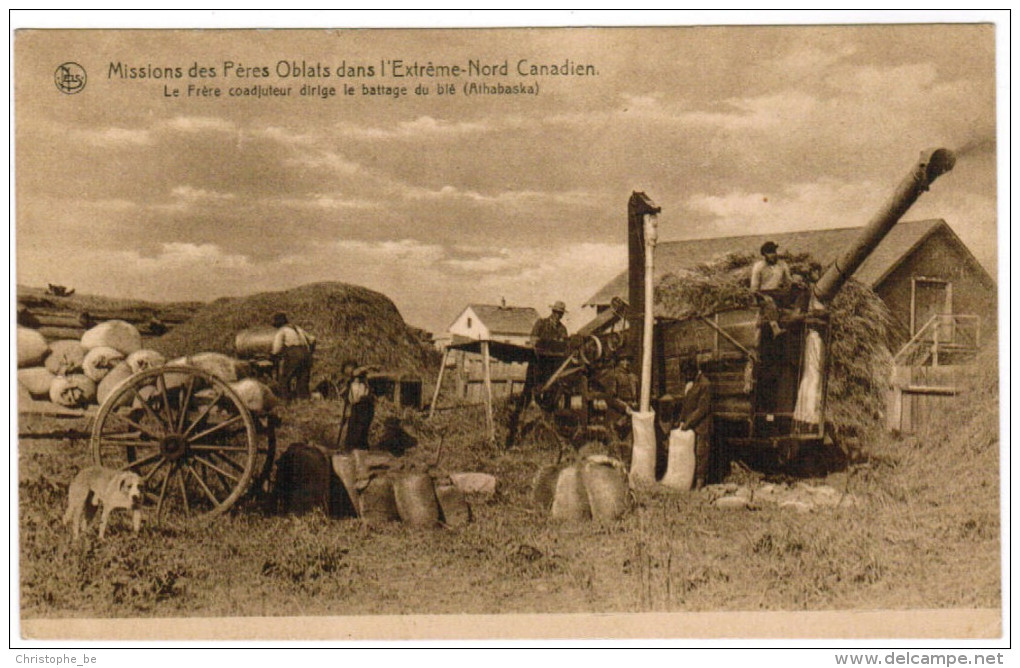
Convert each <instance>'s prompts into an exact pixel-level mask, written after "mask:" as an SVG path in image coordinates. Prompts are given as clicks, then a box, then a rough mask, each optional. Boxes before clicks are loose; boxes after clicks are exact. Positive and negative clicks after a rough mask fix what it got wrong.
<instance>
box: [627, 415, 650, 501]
mask: <svg viewBox="0 0 1020 668" xmlns="http://www.w3.org/2000/svg"><path fill="white" fill-rule="evenodd" d="M630 417H631V423H632V424H633V426H634V429H633V434H634V450H633V453H632V454H631V460H630V486H631V487H639V486H642V485H651V484H653V483H654V482H655V412H654V411H648V412H647V413H639V412H637V411H635V412H634V413H631V416H630Z"/></svg>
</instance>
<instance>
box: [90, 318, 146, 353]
mask: <svg viewBox="0 0 1020 668" xmlns="http://www.w3.org/2000/svg"><path fill="white" fill-rule="evenodd" d="M81 344H82V345H83V346H85V347H86V348H87V349H88V350H92V349H93V348H100V347H102V346H106V347H107V348H113V349H114V350H117V351H119V352H121V353H123V354H124V355H130V354H131V353H133V352H135V351H136V350H140V349H141V347H142V335H141V334H139V333H138V329H136V328H135V326H134V325H132V324H131V323H129V322H124V321H123V320H107V321H106V322H101V323H99V324H98V325H96V326H95V327H93V328H92V329H90V330H88V331H87V332H85V334H83V335H82V337H81Z"/></svg>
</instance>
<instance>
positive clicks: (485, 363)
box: [482, 341, 496, 441]
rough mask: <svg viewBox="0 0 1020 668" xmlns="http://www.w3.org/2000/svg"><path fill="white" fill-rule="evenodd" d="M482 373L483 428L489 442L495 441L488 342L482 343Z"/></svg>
mask: <svg viewBox="0 0 1020 668" xmlns="http://www.w3.org/2000/svg"><path fill="white" fill-rule="evenodd" d="M482 371H483V375H484V378H485V426H486V427H488V430H489V440H490V441H495V440H496V425H495V423H494V422H493V419H492V372H491V370H490V369H489V342H488V341H482Z"/></svg>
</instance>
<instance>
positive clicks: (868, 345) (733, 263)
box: [655, 253, 892, 455]
mask: <svg viewBox="0 0 1020 668" xmlns="http://www.w3.org/2000/svg"><path fill="white" fill-rule="evenodd" d="M757 259H758V256H757V255H754V254H751V253H731V254H728V255H726V256H723V257H721V258H719V259H718V260H715V261H713V262H710V263H705V264H701V265H698V266H696V267H693V268H691V269H689V270H686V271H684V272H682V273H676V274H667V275H666V276H663V277H662V279H661V280H660V281H659V283H658V284H657V285H656V288H655V309H656V315H659V316H667V317H672V318H687V317H691V316H695V315H708V314H710V313H712V312H714V311H718V310H720V309H724V308H732V307H746V306H748V305H749V304H752V303H753V302H752V294H751V290H750V267H751V265H752V264H753V263H754V262H755V261H756V260H757ZM782 259H784V260H785V261H786V262H787V264H789V265H790V269H791V271H792V272H793V273H794V274H800V275H802V276H805V275H808V274H809V273H810V270H811V269H818V268H819V267H820V265H819V264H818V263H817V262H816V261H815V260H814V258H812V257H811V256H809V255H807V254H799V255H785V256H782ZM830 312H831V319H830V327H831V339H830V349H829V379H828V383H829V384H828V393H827V404H826V405H827V409H828V419H829V421H830V422H831V425H832V435H833V437H834V439H835V440H836V441H837V443H838V444H839V445H840V447H842V448H843V449H844V451H846V452H847V453H848V454H851V455H853V454H855V453H858V452H860V451H861V449H862V447H863V446H864V444H865V443H866V442H867V441H869V440H870V439H871V438H873V437H874V436H875V435H876V434H877V433H878V431H879V430H880V429H881V416H882V411H883V410H884V407H885V391H886V388H887V386H888V382H889V374H890V371H891V367H892V355H891V354H890V353H889V348H888V343H889V340H890V327H891V318H890V315H889V311H888V309H887V308H886V306H885V303H884V302H882V300H881V299H880V298H879V297H878V295H876V294H875V293H874V292H873V291H872V290H871V289H870V288H868V287H866V286H865V285H863V284H861V283H858V282H856V281H854V280H853V279H851V280H850V281H848V282H847V283H846V285H844V286H843V289H842V290H841V291H840V292H839V294H838V295H837V296H836V298H835V299H834V300H833V302H832V304H831V305H830Z"/></svg>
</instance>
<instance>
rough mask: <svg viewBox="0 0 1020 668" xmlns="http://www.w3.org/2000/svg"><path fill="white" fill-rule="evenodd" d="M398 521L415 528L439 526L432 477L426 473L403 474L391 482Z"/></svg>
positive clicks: (437, 507) (437, 505)
mask: <svg viewBox="0 0 1020 668" xmlns="http://www.w3.org/2000/svg"><path fill="white" fill-rule="evenodd" d="M393 493H394V496H395V497H396V501H397V512H399V513H400V519H401V520H403V521H404V522H406V523H407V524H410V525H412V526H417V527H434V526H436V525H437V524H439V503H438V501H437V500H436V490H435V487H434V486H433V483H432V476H430V475H428V474H427V473H405V474H403V475H400V476H398V477H397V478H396V479H395V480H394V481H393Z"/></svg>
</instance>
